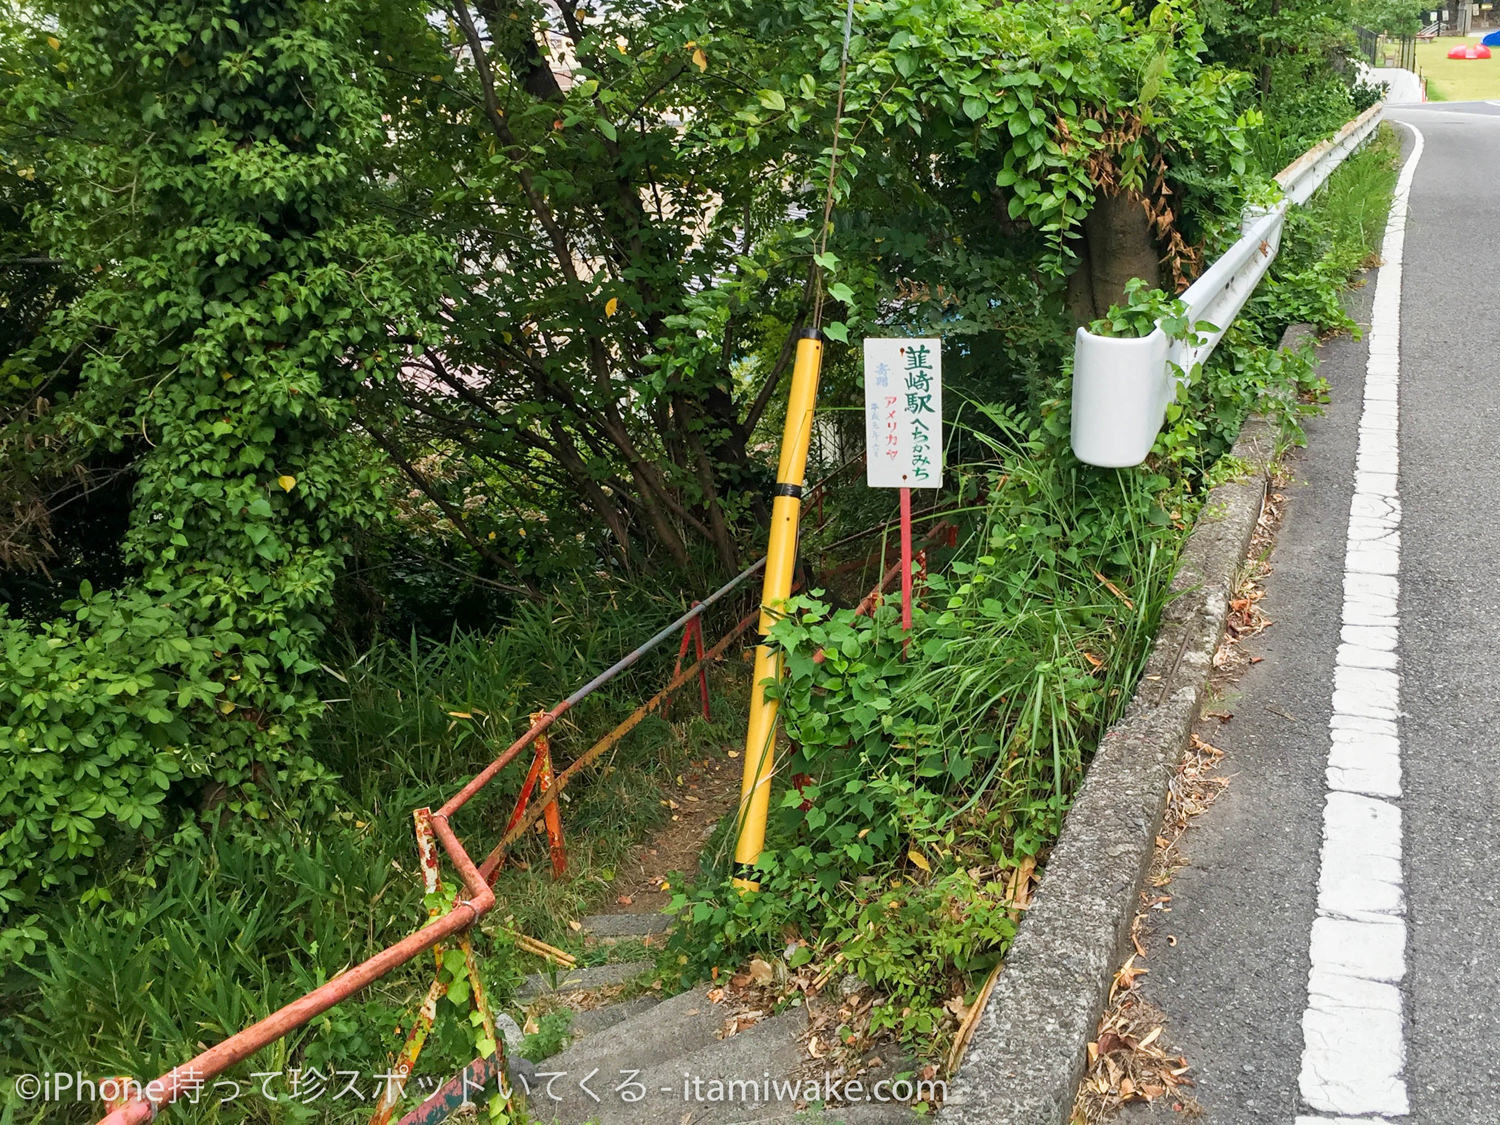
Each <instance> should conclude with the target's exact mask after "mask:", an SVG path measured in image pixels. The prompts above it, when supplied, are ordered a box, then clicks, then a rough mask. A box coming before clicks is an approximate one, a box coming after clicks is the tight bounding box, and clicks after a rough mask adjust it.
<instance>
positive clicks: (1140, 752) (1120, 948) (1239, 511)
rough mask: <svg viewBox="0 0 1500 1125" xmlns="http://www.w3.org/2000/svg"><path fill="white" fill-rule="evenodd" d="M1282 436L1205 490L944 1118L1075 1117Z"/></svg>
mask: <svg viewBox="0 0 1500 1125" xmlns="http://www.w3.org/2000/svg"><path fill="white" fill-rule="evenodd" d="M1288 336H1290V330H1289V333H1288ZM1279 438H1280V433H1279V431H1278V430H1277V428H1276V427H1275V426H1274V425H1273V424H1272V423H1270V422H1268V421H1267V420H1266V419H1264V418H1262V417H1259V416H1256V417H1252V418H1250V419H1248V420H1247V421H1246V423H1245V425H1244V427H1243V428H1242V430H1241V432H1240V436H1239V439H1238V440H1237V441H1236V442H1235V444H1234V448H1233V449H1232V450H1231V454H1232V456H1235V457H1238V458H1240V459H1241V460H1243V461H1245V462H1247V463H1248V464H1249V465H1250V466H1251V467H1252V468H1251V471H1250V472H1249V473H1248V474H1246V475H1245V476H1244V477H1241V478H1239V479H1236V480H1232V481H1228V482H1225V483H1224V484H1221V485H1219V486H1218V487H1216V488H1215V489H1214V490H1213V491H1212V492H1210V493H1209V496H1208V499H1207V501H1206V502H1205V504H1204V507H1203V512H1202V513H1201V514H1200V516H1199V518H1198V522H1197V524H1196V525H1195V526H1194V528H1193V530H1192V532H1191V534H1190V535H1189V536H1188V540H1187V543H1186V544H1185V545H1184V546H1183V551H1182V555H1181V558H1180V559H1179V561H1178V565H1177V572H1176V574H1175V575H1174V577H1173V580H1172V587H1171V589H1172V593H1173V595H1174V596H1173V599H1172V601H1171V602H1169V603H1168V605H1167V607H1166V609H1165V610H1164V611H1163V613H1162V619H1161V623H1160V627H1159V628H1158V630H1157V635H1156V639H1155V641H1154V642H1153V645H1152V649H1151V654H1150V656H1149V657H1148V659H1147V663H1146V667H1145V669H1144V671H1143V673H1142V675H1141V679H1140V681H1139V683H1138V684H1137V686H1136V691H1135V694H1134V695H1133V696H1132V698H1131V701H1130V703H1129V705H1128V706H1127V708H1126V711H1125V717H1124V718H1123V719H1121V720H1120V721H1119V722H1117V723H1116V724H1115V725H1114V726H1112V727H1110V728H1109V730H1107V731H1106V732H1105V734H1104V737H1103V738H1102V739H1101V740H1100V743H1099V747H1098V749H1097V751H1096V752H1095V754H1094V759H1093V761H1092V762H1091V763H1090V765H1089V768H1088V772H1087V774H1086V775H1085V777H1084V780H1083V784H1082V785H1081V786H1080V787H1079V791H1078V795H1077V796H1076V798H1075V799H1074V801H1073V805H1072V808H1071V809H1070V810H1069V812H1068V815H1067V817H1066V819H1065V820H1064V823H1063V828H1062V833H1061V834H1060V836H1059V837H1058V841H1057V844H1056V846H1055V847H1054V848H1053V850H1052V855H1051V858H1050V859H1049V860H1048V862H1047V868H1046V872H1045V874H1044V876H1043V878H1042V882H1041V885H1040V888H1039V890H1038V892H1037V894H1036V897H1035V898H1034V899H1033V901H1032V906H1031V909H1030V910H1028V911H1027V913H1026V916H1025V918H1024V919H1023V920H1022V922H1021V925H1020V927H1019V929H1018V930H1017V933H1016V937H1015V940H1014V942H1013V943H1012V944H1011V948H1010V952H1009V954H1008V955H1007V957H1006V962H1005V968H1004V969H1003V970H1002V971H1001V973H1000V975H999V976H998V977H997V978H996V980H995V987H994V989H993V990H992V992H991V993H990V998H989V1002H988V1004H987V1005H986V1007H985V1010H984V1013H983V1014H982V1015H981V1017H980V1020H979V1024H978V1026H977V1027H976V1028H975V1030H974V1037H973V1039H972V1040H971V1041H970V1044H969V1048H968V1051H967V1052H966V1054H965V1056H964V1061H963V1063H962V1065H961V1067H960V1069H959V1073H958V1074H957V1075H956V1076H954V1077H952V1078H951V1079H950V1082H949V1091H948V1098H947V1101H946V1103H945V1110H944V1112H946V1113H949V1114H950V1115H951V1116H955V1117H958V1118H959V1119H960V1120H962V1121H964V1122H965V1123H966V1125H1066V1122H1067V1121H1068V1119H1069V1117H1070V1115H1071V1113H1072V1110H1073V1102H1074V1099H1075V1097H1076V1094H1077V1090H1078V1083H1079V1081H1080V1080H1081V1079H1082V1077H1083V1072H1084V1068H1085V1065H1086V1062H1087V1053H1088V1052H1087V1047H1088V1042H1089V1040H1090V1039H1092V1038H1093V1036H1094V1032H1095V1030H1096V1028H1097V1027H1098V1024H1099V1018H1100V1016H1101V1015H1102V1014H1103V1012H1104V1007H1105V1003H1106V1001H1107V998H1108V993H1109V984H1110V981H1111V979H1112V978H1113V974H1114V971H1115V969H1116V968H1117V967H1118V966H1119V964H1120V963H1121V962H1122V961H1123V959H1124V956H1125V953H1124V950H1125V948H1126V945H1127V944H1128V941H1129V930H1130V923H1131V920H1132V919H1133V918H1134V917H1135V913H1136V908H1137V902H1138V896H1139V894H1140V891H1141V887H1142V886H1143V884H1144V881H1145V877H1146V872H1147V869H1148V866H1149V864H1150V861H1151V855H1152V852H1153V850H1154V848H1155V843H1156V836H1157V834H1158V832H1159V831H1160V829H1161V822H1162V816H1163V814H1164V811H1165V808H1166V797H1167V787H1168V784H1169V782H1170V781H1171V778H1172V775H1173V773H1174V772H1175V770H1176V767H1177V763H1178V761H1179V759H1180V758H1181V755H1182V752H1183V749H1184V748H1185V746H1186V744H1187V741H1188V738H1189V736H1190V735H1191V733H1192V728H1193V723H1194V721H1195V720H1196V718H1197V717H1198V711H1199V707H1200V705H1201V703H1202V699H1203V693H1204V690H1205V688H1206V687H1207V684H1208V679H1209V675H1210V674H1211V672H1212V671H1213V656H1214V652H1215V651H1216V650H1217V649H1218V646H1219V641H1220V639H1221V638H1222V636H1223V632H1224V626H1225V622H1226V620H1227V618H1228V614H1229V601H1230V597H1231V594H1232V591H1233V589H1234V587H1235V584H1236V581H1237V579H1238V575H1239V572H1240V569H1241V567H1242V566H1243V565H1244V563H1245V556H1246V553H1247V552H1248V551H1249V548H1250V541H1251V537H1252V536H1253V535H1254V532H1255V526H1256V523H1257V521H1258V520H1259V518H1260V512H1261V506H1262V503H1263V502H1264V500H1265V494H1266V485H1267V481H1268V479H1269V476H1270V472H1271V468H1272V465H1273V463H1274V459H1275V455H1276V451H1277V445H1278V440H1279Z"/></svg>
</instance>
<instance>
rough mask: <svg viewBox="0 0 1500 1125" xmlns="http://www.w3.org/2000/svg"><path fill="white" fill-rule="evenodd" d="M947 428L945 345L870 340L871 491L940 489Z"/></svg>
mask: <svg viewBox="0 0 1500 1125" xmlns="http://www.w3.org/2000/svg"><path fill="white" fill-rule="evenodd" d="M942 423H943V357H942V341H940V340H935V339H901V338H890V339H876V340H866V341H865V435H866V445H865V450H866V458H865V460H866V464H867V466H868V470H867V473H866V480H867V481H868V482H869V485H870V487H871V488H940V487H941V486H942V483H943V442H942Z"/></svg>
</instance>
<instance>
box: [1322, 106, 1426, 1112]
mask: <svg viewBox="0 0 1500 1125" xmlns="http://www.w3.org/2000/svg"><path fill="white" fill-rule="evenodd" d="M1406 127H1407V128H1409V129H1411V131H1412V135H1413V137H1414V139H1415V142H1416V143H1415V145H1414V147H1413V148H1412V152H1411V156H1410V157H1408V159H1407V161H1406V165H1405V167H1403V168H1402V169H1401V175H1400V178H1399V179H1398V180H1397V182H1396V193H1395V198H1394V199H1393V201H1392V204H1391V213H1390V218H1389V219H1388V220H1387V222H1386V228H1385V241H1384V243H1383V244H1382V246H1381V257H1382V258H1383V259H1384V263H1383V264H1382V266H1381V267H1380V273H1379V275H1378V278H1377V280H1376V283H1375V303H1374V308H1373V310H1372V312H1371V314H1370V334H1369V347H1370V357H1369V363H1368V366H1367V367H1366V371H1365V399H1364V411H1363V414H1362V416H1361V418H1360V423H1359V453H1358V457H1357V459H1356V462H1355V471H1354V500H1353V502H1352V503H1351V504H1350V506H1349V531H1348V536H1347V538H1346V540H1345V553H1344V607H1343V637H1342V641H1343V643H1342V644H1340V645H1339V649H1338V655H1337V657H1336V659H1335V665H1334V683H1333V718H1332V720H1331V722H1330V723H1329V727H1330V738H1331V741H1330V747H1329V753H1328V774H1327V776H1328V796H1327V799H1326V801H1325V803H1324V806H1323V851H1322V857H1321V859H1320V866H1319V875H1318V916H1317V918H1316V920H1315V921H1314V922H1313V930H1312V939H1311V952H1312V970H1311V972H1310V973H1309V974H1308V982H1307V1008H1306V1010H1305V1011H1304V1012H1303V1014H1302V1075H1301V1082H1300V1084H1301V1089H1302V1098H1303V1101H1305V1102H1306V1103H1307V1105H1308V1107H1309V1108H1310V1109H1312V1110H1314V1111H1317V1112H1319V1113H1327V1114H1331V1115H1335V1116H1330V1117H1323V1116H1305V1117H1298V1118H1297V1121H1296V1125H1334V1123H1336V1122H1345V1121H1349V1122H1352V1121H1354V1120H1355V1119H1357V1120H1358V1121H1360V1122H1363V1123H1364V1125H1373V1123H1374V1122H1376V1121H1379V1120H1384V1119H1385V1118H1387V1117H1403V1116H1405V1115H1406V1114H1408V1113H1409V1112H1410V1103H1409V1102H1408V1100H1407V1094H1406V1080H1405V1078H1404V1076H1403V1071H1404V1069H1405V1065H1406V1039H1405V1017H1404V1014H1403V1010H1402V997H1401V981H1402V979H1403V978H1404V977H1405V975H1406V918H1405V914H1406V901H1405V891H1404V888H1403V875H1402V864H1401V808H1400V806H1399V805H1398V804H1397V803H1396V801H1397V800H1398V799H1399V798H1400V796H1401V741H1400V732H1399V729H1398V726H1397V724H1398V721H1399V716H1400V713H1401V682H1400V674H1399V664H1398V658H1397V655H1396V645H1397V639H1398V629H1399V627H1400V617H1399V611H1398V596H1399V593H1400V586H1399V581H1398V573H1399V570H1400V562H1401V502H1400V500H1399V499H1398V498H1397V495H1396V474H1397V469H1398V445H1397V436H1398V421H1399V416H1398V409H1397V391H1398V379H1399V374H1400V370H1399V368H1400V350H1401V324H1400V317H1401V257H1402V250H1403V247H1404V244H1405V241H1406V210H1407V200H1408V198H1409V197H1410V194H1411V181H1412V176H1413V174H1414V173H1415V172H1416V169H1417V161H1418V160H1420V159H1421V157H1422V147H1423V139H1422V134H1421V133H1420V132H1419V131H1418V130H1417V129H1415V128H1413V127H1412V126H1410V125H1407V126H1406ZM1376 1114H1379V1115H1382V1116H1381V1117H1379V1118H1377V1117H1375V1116H1373V1115H1376Z"/></svg>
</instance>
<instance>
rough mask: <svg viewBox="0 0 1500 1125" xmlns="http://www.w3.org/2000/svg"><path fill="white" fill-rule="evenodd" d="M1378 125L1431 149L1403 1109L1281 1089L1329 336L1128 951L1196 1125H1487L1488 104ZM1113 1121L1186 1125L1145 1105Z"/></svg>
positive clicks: (1418, 433) (1406, 716) (1339, 502)
mask: <svg viewBox="0 0 1500 1125" xmlns="http://www.w3.org/2000/svg"><path fill="white" fill-rule="evenodd" d="M1389 116H1390V117H1391V118H1392V119H1394V120H1397V121H1404V122H1410V123H1412V124H1414V125H1415V126H1416V127H1417V128H1418V129H1420V130H1421V132H1422V134H1423V137H1424V142H1425V145H1424V151H1423V155H1422V157H1421V161H1420V163H1419V164H1418V165H1417V167H1416V170H1415V175H1414V178H1413V180H1412V185H1411V195H1410V207H1409V219H1408V222H1407V227H1406V243H1405V256H1404V266H1403V272H1402V276H1401V304H1400V310H1401V315H1400V348H1399V406H1400V415H1399V449H1400V472H1399V477H1398V480H1399V494H1400V500H1401V516H1400V519H1401V529H1400V571H1399V584H1400V593H1399V608H1400V626H1399V633H1398V640H1397V645H1398V648H1397V653H1398V655H1399V662H1400V664H1399V672H1400V701H1401V712H1400V717H1399V720H1398V724H1397V726H1398V730H1399V739H1400V749H1401V765H1402V785H1401V792H1400V795H1399V797H1397V798H1395V800H1394V801H1393V803H1394V804H1395V805H1397V806H1399V809H1400V818H1401V833H1400V835H1401V841H1402V846H1401V861H1400V862H1401V873H1402V875H1403V877H1404V878H1403V880H1402V881H1403V883H1404V892H1405V894H1404V917H1405V923H1406V930H1405V933H1406V945H1405V966H1404V970H1405V971H1404V974H1402V975H1401V977H1400V980H1399V981H1398V982H1397V985H1396V986H1397V987H1398V988H1399V989H1400V1000H1401V1003H1400V1008H1401V1023H1400V1036H1401V1040H1402V1042H1401V1046H1402V1048H1403V1050H1404V1065H1403V1067H1402V1073H1401V1079H1402V1080H1404V1085H1405V1092H1406V1096H1407V1099H1408V1100H1409V1106H1410V1108H1409V1113H1408V1114H1407V1115H1405V1116H1402V1115H1399V1114H1390V1113H1387V1114H1385V1115H1383V1116H1371V1115H1368V1114H1366V1115H1356V1116H1354V1117H1344V1116H1342V1115H1340V1114H1339V1113H1338V1112H1336V1111H1334V1110H1331V1109H1329V1108H1328V1106H1327V1105H1317V1104H1309V1102H1308V1101H1307V1100H1306V1085H1305V1083H1304V1082H1302V1081H1300V1079H1301V1078H1302V1077H1303V1075H1302V1071H1303V1065H1304V1058H1303V1051H1304V1034H1303V1026H1304V1024H1303V1020H1304V1011H1305V1010H1306V1009H1307V1007H1308V1004H1309V999H1308V978H1309V970H1310V967H1311V964H1312V962H1311V958H1310V953H1309V947H1310V939H1311V931H1312V925H1313V920H1314V918H1315V916H1316V915H1317V913H1318V909H1319V901H1320V900H1319V879H1320V871H1321V866H1322V856H1321V855H1320V849H1321V847H1322V840H1323V833H1324V804H1325V800H1326V798H1327V793H1328V782H1327V781H1326V780H1325V767H1326V766H1327V764H1328V759H1329V751H1330V742H1331V735H1330V728H1329V723H1330V717H1331V715H1332V713H1333V686H1334V669H1335V660H1336V654H1337V651H1338V647H1339V642H1340V636H1341V626H1342V624H1343V621H1342V614H1343V612H1345V610H1344V597H1345V592H1344V577H1345V576H1344V571H1345V565H1346V564H1345V547H1346V543H1345V536H1346V534H1347V533H1348V531H1349V514H1350V501H1351V497H1352V496H1353V493H1354V487H1355V467H1356V449H1357V439H1358V434H1359V425H1360V418H1361V410H1362V407H1363V405H1364V403H1363V395H1364V382H1365V376H1366V364H1367V360H1368V358H1369V356H1368V345H1367V342H1366V341H1356V340H1352V339H1349V338H1344V339H1340V340H1337V341H1334V342H1332V343H1330V344H1329V345H1327V346H1326V347H1325V348H1324V351H1323V362H1322V370H1323V373H1324V375H1325V376H1326V377H1327V378H1328V380H1329V383H1330V384H1331V388H1332V395H1333V401H1332V404H1331V405H1330V407H1329V408H1328V410H1327V413H1326V414H1325V415H1324V416H1323V417H1321V418H1318V419H1315V420H1313V421H1312V422H1311V424H1310V425H1309V426H1308V446H1307V448H1306V450H1304V451H1302V452H1301V453H1300V454H1298V455H1297V456H1296V457H1295V459H1294V460H1293V461H1292V471H1293V477H1294V479H1293V483H1292V484H1291V485H1290V487H1289V488H1288V489H1287V490H1286V491H1287V495H1288V498H1289V503H1288V504H1287V508H1286V519H1285V522H1284V525H1283V527H1282V530H1281V534H1280V536H1279V539H1278V542H1277V544H1276V547H1275V549H1274V552H1273V554H1272V557H1271V562H1272V566H1273V571H1272V574H1271V576H1270V578H1269V580H1268V582H1267V585H1266V597H1265V599H1264V601H1263V602H1262V609H1263V610H1264V611H1265V612H1266V613H1267V615H1268V616H1269V617H1270V618H1271V619H1272V620H1273V621H1274V622H1275V624H1274V625H1273V626H1272V627H1271V628H1269V629H1267V630H1266V631H1265V632H1264V633H1262V634H1260V635H1259V636H1258V637H1256V638H1254V639H1253V640H1251V641H1249V642H1247V644H1246V648H1247V650H1248V651H1249V652H1250V653H1251V654H1252V655H1255V656H1260V657H1263V658H1264V659H1263V660H1262V661H1261V662H1260V663H1257V664H1255V665H1253V666H1252V667H1251V668H1250V669H1249V671H1248V672H1247V674H1246V675H1245V676H1244V677H1243V679H1242V680H1240V682H1239V683H1238V684H1237V685H1236V686H1235V688H1234V689H1233V694H1232V695H1231V696H1230V697H1229V698H1227V699H1225V700H1223V701H1221V702H1220V703H1218V704H1217V705H1216V707H1215V709H1216V710H1219V711H1223V712H1232V713H1233V716H1234V717H1233V719H1232V720H1230V721H1229V722H1228V723H1227V724H1224V725H1222V726H1221V725H1220V724H1219V723H1218V722H1217V721H1211V722H1210V724H1209V725H1208V726H1205V727H1204V728H1203V729H1202V731H1201V733H1202V734H1203V736H1204V737H1205V738H1207V739H1208V740H1209V741H1211V742H1213V743H1214V744H1215V745H1218V746H1220V747H1222V748H1224V749H1225V750H1226V751H1227V752H1228V756H1227V758H1226V760H1225V764H1224V767H1223V770H1224V773H1225V774H1226V775H1227V776H1229V777H1231V778H1232V781H1231V784H1230V785H1229V787H1228V789H1227V790H1226V791H1225V793H1224V795H1223V796H1222V797H1221V798H1220V799H1219V801H1218V802H1217V803H1216V804H1215V805H1214V806H1213V807H1212V808H1211V809H1210V810H1209V811H1208V812H1207V813H1206V814H1204V816H1203V817H1201V818H1200V820H1199V821H1198V823H1197V826H1196V827H1195V828H1194V829H1193V830H1192V832H1191V833H1190V834H1189V836H1188V839H1187V842H1186V844H1185V851H1186V854H1187V858H1188V861H1189V864H1190V865H1189V866H1188V867H1186V868H1184V869H1183V870H1181V871H1180V872H1179V873H1178V875H1177V877H1176V878H1175V880H1174V881H1173V883H1172V885H1171V887H1170V891H1171V894H1172V903H1171V907H1172V908H1171V910H1170V912H1160V913H1158V914H1156V915H1155V916H1154V918H1153V923H1152V927H1151V934H1150V935H1149V938H1148V948H1149V957H1148V959H1147V960H1146V962H1145V964H1146V966H1148V967H1149V969H1150V973H1149V975H1148V976H1146V977H1144V978H1142V985H1141V987H1142V988H1143V991H1144V994H1145V996H1146V997H1147V998H1148V999H1150V1000H1151V1001H1153V1002H1154V1003H1156V1004H1157V1005H1159V1006H1160V1007H1161V1008H1162V1009H1163V1010H1164V1011H1165V1012H1166V1027H1167V1034H1166V1039H1167V1040H1168V1041H1169V1042H1170V1044H1171V1046H1172V1047H1173V1048H1174V1049H1175V1050H1178V1051H1181V1052H1182V1053H1184V1054H1185V1055H1186V1056H1187V1058H1188V1061H1189V1063H1190V1065H1191V1067H1192V1071H1191V1074H1192V1076H1193V1078H1194V1079H1195V1082H1196V1087H1195V1089H1194V1091H1193V1093H1194V1095H1195V1097H1196V1099H1197V1100H1198V1102H1199V1103H1200V1104H1201V1105H1202V1107H1203V1110H1204V1111H1205V1112H1204V1116H1203V1117H1202V1118H1200V1119H1201V1120H1204V1121H1207V1122H1211V1123H1216V1125H1217V1123H1223V1125H1235V1123H1239V1122H1246V1123H1249V1122H1255V1123H1262V1122H1276V1123H1286V1125H1291V1123H1292V1122H1294V1121H1297V1120H1298V1119H1299V1118H1303V1119H1306V1120H1311V1121H1330V1122H1331V1121H1348V1120H1363V1121H1379V1120H1403V1121H1414V1122H1422V1123H1423V1125H1496V1123H1497V1122H1500V761H1497V760H1500V735H1497V734H1496V731H1495V727H1496V720H1497V717H1500V465H1497V460H1500V363H1497V362H1496V360H1495V359H1494V358H1493V357H1494V354H1495V353H1494V347H1495V337H1496V332H1495V331H1494V330H1493V329H1492V328H1491V327H1490V326H1489V324H1488V322H1489V320H1490V315H1491V314H1490V310H1491V309H1493V308H1494V307H1495V306H1496V303H1497V298H1500V255H1497V252H1496V239H1495V238H1494V236H1493V234H1492V231H1493V229H1494V228H1496V227H1500V191H1497V188H1500V107H1497V106H1495V105H1492V104H1490V103H1465V104H1450V105H1425V106H1402V107H1400V108H1399V109H1394V110H1392V111H1391V112H1390V114H1389ZM1403 133H1404V134H1406V136H1405V137H1404V141H1405V144H1406V146H1407V149H1408V151H1409V150H1410V147H1411V139H1410V135H1409V134H1407V131H1406V130H1403ZM1375 279H1376V278H1375V274H1373V273H1372V274H1371V275H1370V279H1369V284H1368V285H1366V286H1365V287H1364V288H1362V289H1359V290H1356V291H1354V292H1353V293H1352V294H1351V299H1350V303H1351V309H1350V311H1351V314H1352V315H1353V316H1354V317H1355V319H1356V320H1360V321H1363V322H1365V323H1368V321H1369V317H1370V315H1371V299H1372V291H1373V290H1374V288H1375ZM1210 728H1211V729H1210ZM1324 913H1325V914H1326V913H1327V910H1326V903H1325V904H1324ZM1168 935H1170V936H1171V937H1172V939H1173V941H1174V942H1175V944H1170V945H1169V944H1168V941H1167V936H1168ZM1122 1119H1123V1120H1124V1121H1126V1122H1142V1121H1167V1120H1174V1121H1180V1120H1182V1119H1183V1118H1182V1115H1181V1113H1177V1112H1173V1111H1172V1109H1171V1108H1170V1106H1168V1105H1165V1104H1162V1103H1158V1104H1157V1105H1155V1106H1152V1107H1144V1106H1138V1107H1132V1108H1131V1109H1130V1110H1128V1111H1127V1112H1126V1113H1125V1115H1124V1116H1123V1118H1122Z"/></svg>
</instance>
